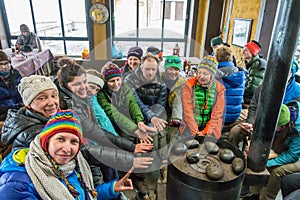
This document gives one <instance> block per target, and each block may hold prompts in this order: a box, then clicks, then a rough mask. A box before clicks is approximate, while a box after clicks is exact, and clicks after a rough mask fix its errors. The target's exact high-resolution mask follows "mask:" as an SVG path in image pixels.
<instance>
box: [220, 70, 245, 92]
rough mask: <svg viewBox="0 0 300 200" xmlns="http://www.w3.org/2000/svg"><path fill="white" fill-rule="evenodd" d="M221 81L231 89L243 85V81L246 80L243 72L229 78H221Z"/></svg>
mask: <svg viewBox="0 0 300 200" xmlns="http://www.w3.org/2000/svg"><path fill="white" fill-rule="evenodd" d="M222 80H223V84H224V85H225V86H226V85H229V86H230V87H232V88H237V87H239V86H240V85H242V84H245V80H246V76H245V72H244V71H239V72H236V73H233V74H231V75H229V76H223V77H222ZM226 88H227V87H226Z"/></svg>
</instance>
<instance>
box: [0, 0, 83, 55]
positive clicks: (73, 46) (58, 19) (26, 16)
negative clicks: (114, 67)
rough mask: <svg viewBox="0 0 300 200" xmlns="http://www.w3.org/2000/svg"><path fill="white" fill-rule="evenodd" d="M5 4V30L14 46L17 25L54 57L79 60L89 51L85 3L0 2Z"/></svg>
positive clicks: (61, 0)
mask: <svg viewBox="0 0 300 200" xmlns="http://www.w3.org/2000/svg"><path fill="white" fill-rule="evenodd" d="M1 1H3V2H4V6H5V11H6V14H7V15H6V16H3V17H4V21H6V22H7V23H6V26H7V27H5V28H6V30H8V35H7V37H8V40H9V42H10V43H11V44H15V43H16V39H17V37H18V35H19V34H20V25H21V24H26V25H27V26H28V27H29V29H30V31H31V32H35V33H36V34H37V35H38V36H39V37H40V39H41V44H42V48H43V49H46V48H49V49H51V52H52V53H53V54H67V55H68V56H81V52H82V50H83V49H84V48H89V42H88V36H87V26H86V13H85V1H82V0H56V1H47V2H45V1H41V0H1Z"/></svg>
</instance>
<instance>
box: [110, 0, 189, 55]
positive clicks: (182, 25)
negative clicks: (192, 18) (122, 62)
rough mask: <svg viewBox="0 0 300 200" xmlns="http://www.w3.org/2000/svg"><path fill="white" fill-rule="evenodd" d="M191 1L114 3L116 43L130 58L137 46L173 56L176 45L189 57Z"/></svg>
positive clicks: (114, 36) (120, 1) (119, 1)
mask: <svg viewBox="0 0 300 200" xmlns="http://www.w3.org/2000/svg"><path fill="white" fill-rule="evenodd" d="M190 2H191V1H190V0H114V1H113V2H112V3H113V4H112V8H113V15H114V16H113V17H112V19H113V21H112V30H113V31H112V35H113V38H112V41H113V44H114V45H115V47H116V49H119V50H122V52H123V56H126V54H127V52H128V49H129V48H130V47H133V46H139V47H141V48H142V49H143V50H144V52H145V51H146V49H147V48H148V47H149V46H155V47H157V48H160V49H162V50H163V54H164V55H165V56H166V55H171V54H172V53H173V47H174V46H175V44H176V43H178V44H179V47H180V49H181V50H180V56H185V52H186V42H187V32H188V31H187V29H188V24H187V22H188V19H186V17H185V16H188V14H189V10H188V8H189V7H190Z"/></svg>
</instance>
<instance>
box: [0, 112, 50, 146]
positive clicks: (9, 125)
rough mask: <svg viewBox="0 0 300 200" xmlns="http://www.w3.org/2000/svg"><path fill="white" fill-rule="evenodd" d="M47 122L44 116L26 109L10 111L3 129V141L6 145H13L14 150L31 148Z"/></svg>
mask: <svg viewBox="0 0 300 200" xmlns="http://www.w3.org/2000/svg"><path fill="white" fill-rule="evenodd" d="M47 121H48V119H47V118H46V117H44V116H43V115H41V114H38V113H34V112H31V111H30V110H28V109H26V108H25V107H23V108H21V109H19V110H15V109H10V110H8V113H7V117H6V120H5V122H4V125H3V128H2V135H1V141H2V142H3V143H4V144H6V145H10V144H12V147H13V148H24V147H29V145H30V142H31V141H32V140H33V139H34V138H35V136H36V135H38V134H39V133H40V132H41V130H42V129H43V128H44V126H45V124H46V123H47Z"/></svg>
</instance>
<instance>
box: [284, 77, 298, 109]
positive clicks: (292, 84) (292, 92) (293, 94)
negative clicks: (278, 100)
mask: <svg viewBox="0 0 300 200" xmlns="http://www.w3.org/2000/svg"><path fill="white" fill-rule="evenodd" d="M297 97H300V84H299V83H297V82H296V80H295V76H293V77H292V78H291V80H290V81H289V82H288V85H287V86H286V89H285V95H284V99H283V103H284V104H286V103H288V102H290V101H292V100H295V99H296V98H297Z"/></svg>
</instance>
